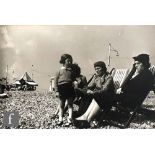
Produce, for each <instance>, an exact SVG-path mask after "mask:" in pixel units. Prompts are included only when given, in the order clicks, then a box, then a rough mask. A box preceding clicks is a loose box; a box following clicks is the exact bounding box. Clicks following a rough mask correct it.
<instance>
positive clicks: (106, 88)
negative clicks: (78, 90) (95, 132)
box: [75, 61, 114, 122]
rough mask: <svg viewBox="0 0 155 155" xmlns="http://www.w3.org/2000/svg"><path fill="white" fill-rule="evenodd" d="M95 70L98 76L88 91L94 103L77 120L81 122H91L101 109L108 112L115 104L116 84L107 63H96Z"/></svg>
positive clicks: (94, 78)
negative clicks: (108, 70)
mask: <svg viewBox="0 0 155 155" xmlns="http://www.w3.org/2000/svg"><path fill="white" fill-rule="evenodd" d="M94 68H95V71H96V74H95V76H94V77H93V79H92V81H91V83H90V84H89V85H88V90H87V95H88V96H89V97H90V98H92V101H91V104H90V106H89V107H88V109H87V111H86V112H85V113H84V114H83V115H82V116H80V117H78V118H76V120H79V121H87V122H90V121H91V120H92V119H93V118H94V117H95V116H96V115H97V113H98V112H99V111H100V110H101V109H103V110H104V111H108V110H109V109H110V108H111V105H112V103H113V98H112V96H114V83H113V78H112V76H111V75H110V74H109V73H108V72H107V68H106V65H105V63H104V62H103V61H98V62H96V63H94ZM75 122H76V121H75Z"/></svg>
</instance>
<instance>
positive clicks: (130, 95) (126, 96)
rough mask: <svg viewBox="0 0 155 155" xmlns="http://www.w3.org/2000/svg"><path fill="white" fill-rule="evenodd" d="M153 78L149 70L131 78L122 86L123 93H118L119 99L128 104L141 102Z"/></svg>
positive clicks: (151, 86) (149, 88)
mask: <svg viewBox="0 0 155 155" xmlns="http://www.w3.org/2000/svg"><path fill="white" fill-rule="evenodd" d="M153 83H154V78H153V76H152V73H151V72H150V71H149V70H147V69H146V70H144V71H143V72H142V73H140V74H138V75H137V76H135V77H133V78H131V79H130V80H129V81H128V82H127V83H126V84H125V86H124V88H122V91H123V93H122V94H120V100H121V101H122V102H124V103H125V104H128V105H129V106H135V105H136V104H141V103H142V102H143V101H144V99H145V98H146V96H147V95H148V93H149V91H150V90H151V89H152V88H153Z"/></svg>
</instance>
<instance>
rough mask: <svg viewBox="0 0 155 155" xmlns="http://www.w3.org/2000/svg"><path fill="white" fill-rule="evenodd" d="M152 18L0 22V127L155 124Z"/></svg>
mask: <svg viewBox="0 0 155 155" xmlns="http://www.w3.org/2000/svg"><path fill="white" fill-rule="evenodd" d="M154 34H155V26H154V25H1V26H0V57H1V61H0V63H1V64H0V109H1V110H0V128H2V129H153V128H155V54H154V50H155V44H154V37H155V35H154Z"/></svg>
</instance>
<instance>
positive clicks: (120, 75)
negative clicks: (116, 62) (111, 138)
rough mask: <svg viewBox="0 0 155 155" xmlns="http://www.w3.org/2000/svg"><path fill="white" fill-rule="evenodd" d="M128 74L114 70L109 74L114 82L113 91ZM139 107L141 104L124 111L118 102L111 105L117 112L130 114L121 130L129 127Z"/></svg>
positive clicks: (125, 70) (122, 70) (123, 70)
mask: <svg viewBox="0 0 155 155" xmlns="http://www.w3.org/2000/svg"><path fill="white" fill-rule="evenodd" d="M129 72H130V70H129V69H115V70H114V71H113V72H112V73H111V75H112V76H113V80H114V86H115V90H116V89H118V88H119V87H120V86H121V85H122V83H123V81H124V80H125V78H126V77H127V75H128V74H129ZM146 97H147V96H146ZM144 100H145V98H144ZM144 100H143V101H142V103H143V102H144ZM141 105H142V104H137V105H136V107H135V108H134V109H125V108H124V107H121V106H120V103H119V102H118V103H116V104H114V105H113V106H114V107H115V108H117V110H118V111H124V112H127V111H128V112H129V114H130V116H129V118H128V119H127V121H126V122H125V124H124V126H121V128H128V127H129V125H130V123H131V121H132V120H133V119H134V117H135V115H136V113H138V110H139V109H140V107H141Z"/></svg>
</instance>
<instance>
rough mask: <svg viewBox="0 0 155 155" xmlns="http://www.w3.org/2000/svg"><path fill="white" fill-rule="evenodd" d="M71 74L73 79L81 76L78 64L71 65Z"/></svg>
mask: <svg viewBox="0 0 155 155" xmlns="http://www.w3.org/2000/svg"><path fill="white" fill-rule="evenodd" d="M72 72H73V75H74V77H78V76H80V74H81V68H80V67H79V65H78V64H76V63H74V64H72Z"/></svg>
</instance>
